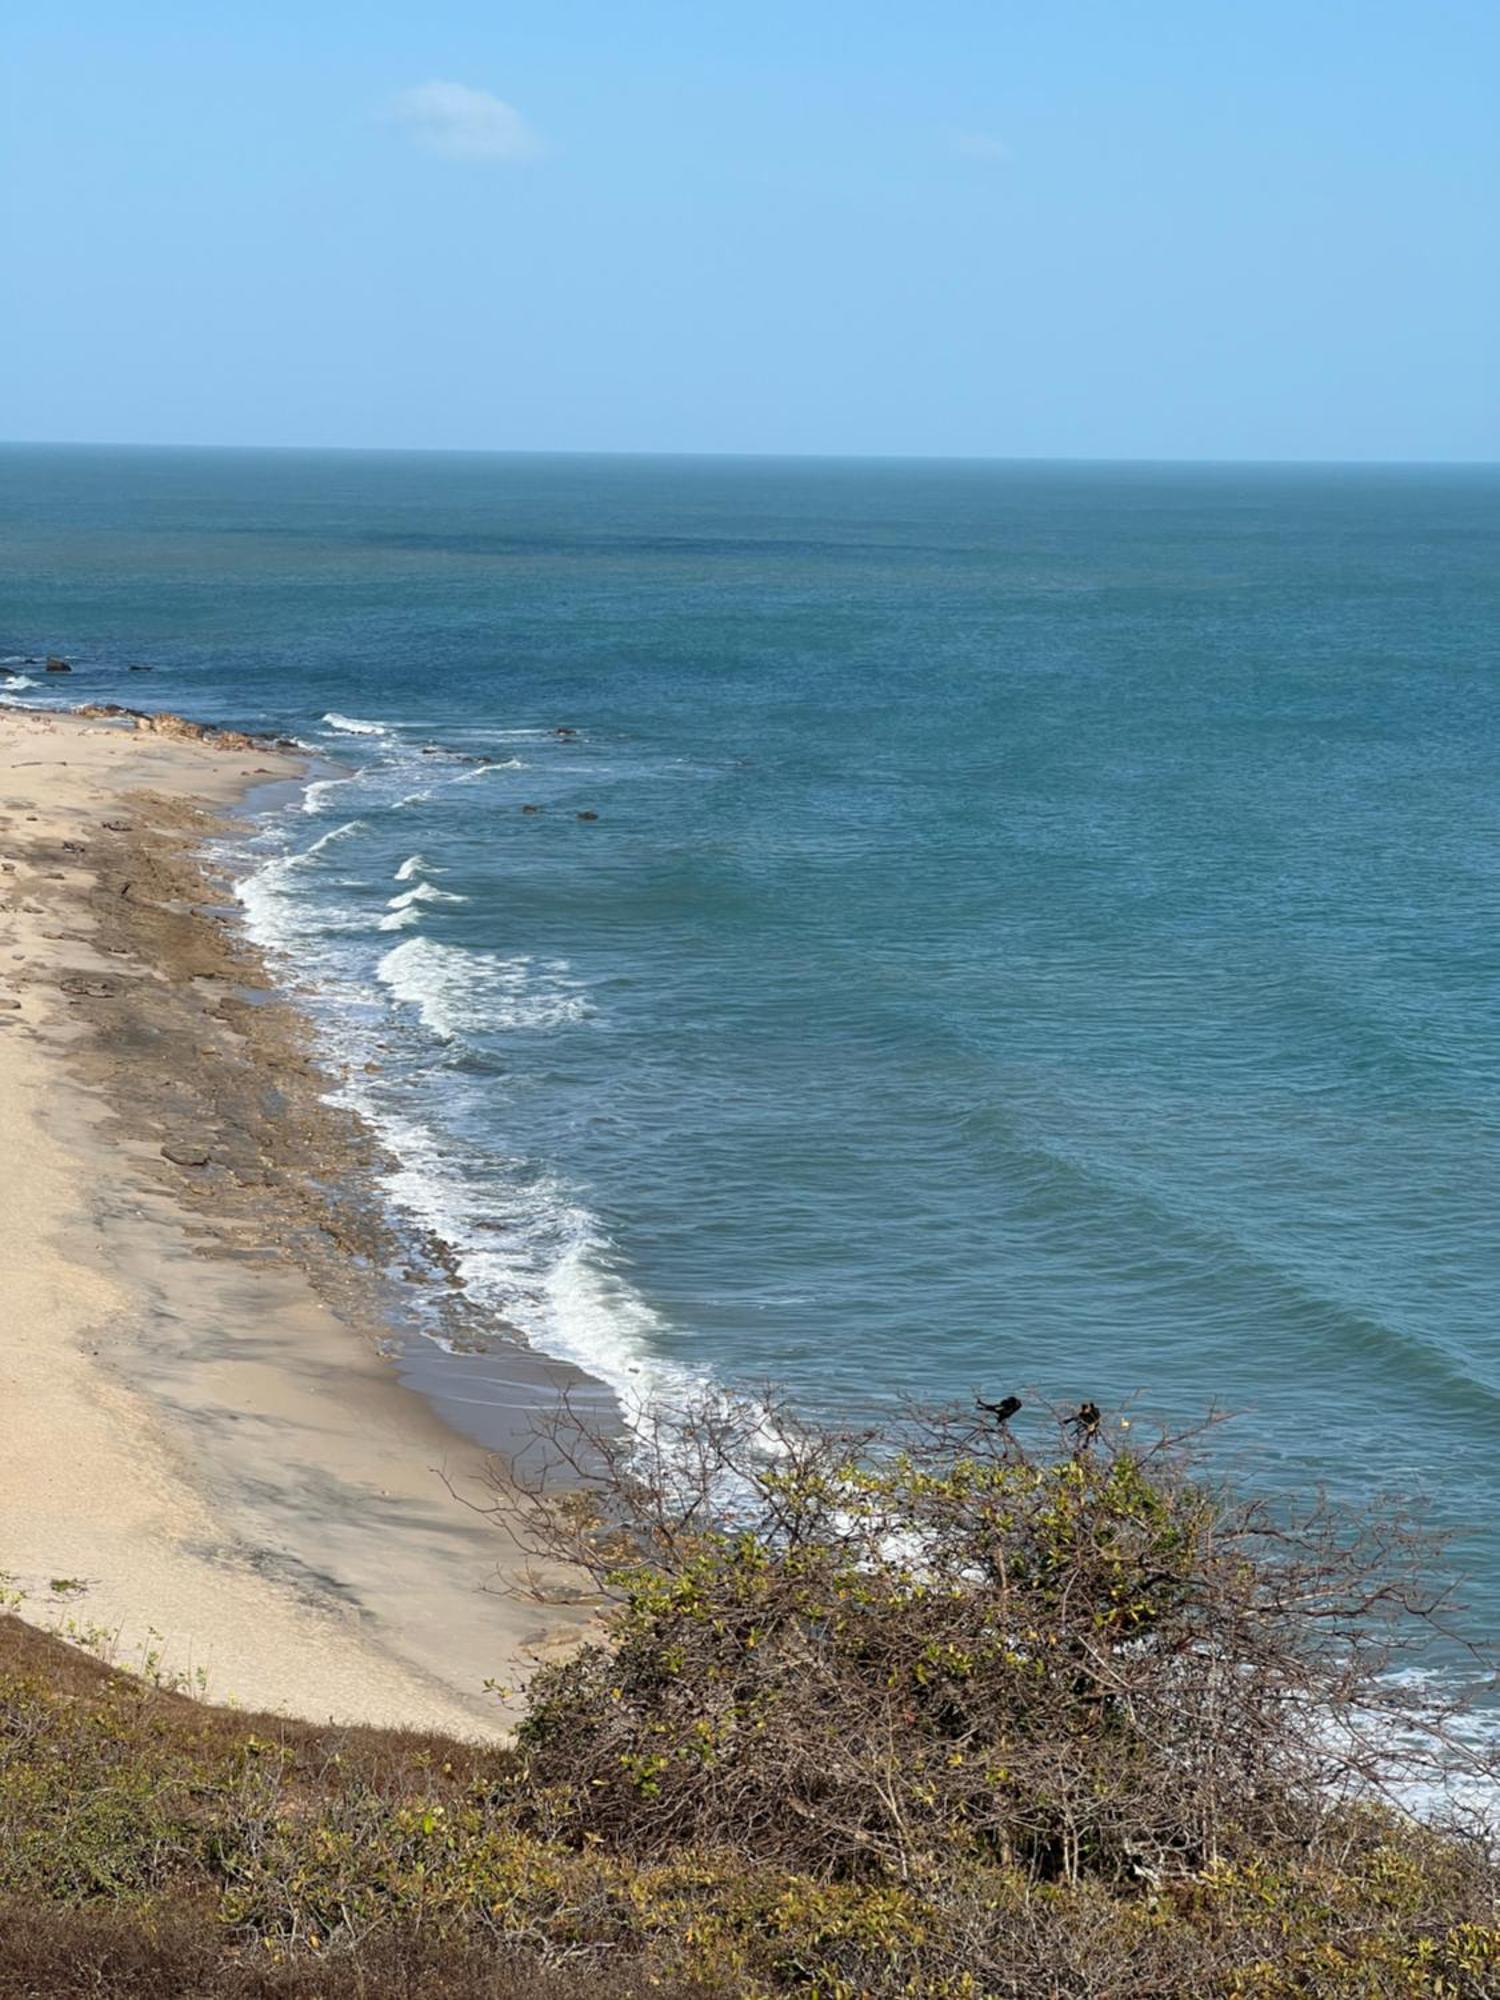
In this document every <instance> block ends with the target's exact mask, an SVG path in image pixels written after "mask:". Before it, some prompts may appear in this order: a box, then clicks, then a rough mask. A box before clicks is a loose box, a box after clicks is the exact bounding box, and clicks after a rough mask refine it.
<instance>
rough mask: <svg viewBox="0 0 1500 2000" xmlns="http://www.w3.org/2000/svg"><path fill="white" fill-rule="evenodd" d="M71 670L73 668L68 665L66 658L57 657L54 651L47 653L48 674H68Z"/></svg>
mask: <svg viewBox="0 0 1500 2000" xmlns="http://www.w3.org/2000/svg"><path fill="white" fill-rule="evenodd" d="M72 671H73V669H72V668H71V667H70V666H69V665H68V663H67V661H66V660H60V659H58V657H57V655H56V654H55V653H49V654H48V655H47V672H48V673H49V674H70V673H72Z"/></svg>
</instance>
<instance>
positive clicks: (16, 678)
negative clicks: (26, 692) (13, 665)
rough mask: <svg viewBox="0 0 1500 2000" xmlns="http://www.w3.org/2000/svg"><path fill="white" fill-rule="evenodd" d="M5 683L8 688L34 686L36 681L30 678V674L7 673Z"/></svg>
mask: <svg viewBox="0 0 1500 2000" xmlns="http://www.w3.org/2000/svg"><path fill="white" fill-rule="evenodd" d="M5 685H6V686H7V687H8V688H34V687H35V686H36V682H35V681H34V680H33V679H32V678H31V676H30V674H7V675H6V677H5Z"/></svg>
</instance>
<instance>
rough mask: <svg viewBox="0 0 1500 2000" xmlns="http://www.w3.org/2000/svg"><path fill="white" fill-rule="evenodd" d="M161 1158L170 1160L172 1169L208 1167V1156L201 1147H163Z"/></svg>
mask: <svg viewBox="0 0 1500 2000" xmlns="http://www.w3.org/2000/svg"><path fill="white" fill-rule="evenodd" d="M161 1156H162V1158H163V1159H164V1160H170V1161H171V1162H172V1164H173V1166H174V1167H206V1166H207V1165H208V1155H207V1153H205V1152H204V1150H203V1148H202V1147H201V1146H189V1145H170V1146H163V1147H162V1149H161Z"/></svg>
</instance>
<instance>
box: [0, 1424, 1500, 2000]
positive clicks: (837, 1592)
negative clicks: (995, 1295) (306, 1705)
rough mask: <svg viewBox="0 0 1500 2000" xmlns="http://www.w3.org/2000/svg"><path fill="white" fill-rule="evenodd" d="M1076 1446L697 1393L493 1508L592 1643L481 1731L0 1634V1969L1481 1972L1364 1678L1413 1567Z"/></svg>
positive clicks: (411, 1974)
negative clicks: (573, 1595) (589, 1592)
mask: <svg viewBox="0 0 1500 2000" xmlns="http://www.w3.org/2000/svg"><path fill="white" fill-rule="evenodd" d="M1123 1435H1124V1433H1121V1432H1118V1431H1117V1432H1115V1436H1116V1437H1117V1438H1118V1437H1121V1436H1123ZM1107 1436H1108V1432H1107V1431H1106V1434H1105V1436H1102V1437H1101V1438H1100V1440H1099V1441H1098V1442H1097V1443H1095V1444H1093V1445H1087V1446H1086V1445H1084V1444H1082V1443H1079V1444H1074V1443H1071V1442H1070V1441H1069V1440H1068V1439H1066V1438H1065V1437H1064V1438H1060V1440H1059V1445H1058V1448H1057V1449H1056V1450H1055V1451H1053V1452H1049V1453H1048V1454H1046V1455H1044V1456H1042V1457H1039V1458H1036V1457H1031V1456H1029V1455H1027V1454H1026V1453H1024V1452H1022V1451H1021V1450H1019V1449H1018V1448H1017V1446H1016V1445H1015V1444H1014V1443H1013V1442H1012V1441H1011V1439H1010V1438H1009V1436H1008V1434H1007V1433H1006V1431H1005V1430H1004V1429H1003V1428H1002V1427H1000V1426H998V1425H996V1424H995V1423H993V1422H992V1421H989V1420H988V1419H984V1420H981V1421H978V1422H975V1421H974V1420H972V1419H970V1418H967V1417H963V1416H959V1415H952V1414H949V1415H938V1416H929V1417H913V1418H912V1419H910V1420H909V1421H908V1422H907V1423H906V1424H905V1425H904V1426H903V1427H902V1429H901V1434H900V1435H899V1436H897V1437H895V1438H892V1437H891V1436H890V1435H887V1436H886V1437H884V1438H881V1439H876V1438H874V1437H873V1436H865V1437H857V1438H851V1437H847V1436H833V1435H829V1434H816V1433H813V1434H810V1433H808V1432H806V1431H805V1430H800V1429H798V1428H796V1427H794V1426H792V1425H791V1424H789V1423H786V1422H784V1421H782V1420H781V1419H780V1418H779V1417H778V1415H777V1414H776V1413H775V1412H772V1413H771V1414H770V1415H769V1416H768V1415H767V1414H766V1413H765V1411H764V1410H752V1409H749V1408H748V1407H744V1406H739V1407H735V1406H723V1405H719V1406H715V1407H712V1408H704V1409H701V1410H699V1411H697V1412H693V1413H690V1414H689V1416H688V1417H687V1419H686V1420H685V1421H684V1420H683V1419H681V1418H677V1419H674V1420H673V1421H672V1422H671V1423H670V1425H665V1426H664V1427H663V1428H662V1429H661V1430H660V1431H659V1432H658V1433H657V1436H656V1438H655V1440H654V1443H653V1442H650V1441H648V1443H647V1444H646V1445H645V1447H644V1448H640V1447H638V1448H637V1449H635V1450H634V1451H633V1452H632V1453H631V1454H628V1455H625V1454H620V1453H617V1452H616V1451H615V1450H614V1449H613V1448H612V1447H611V1446H609V1444H608V1443H607V1442H605V1443H602V1444H601V1443H600V1442H599V1441H597V1440H595V1441H591V1442H590V1443H589V1444H588V1446H587V1447H586V1449H585V1453H584V1455H585V1457H586V1460H587V1468H588V1471H589V1474H590V1482H589V1484H588V1485H587V1486H585V1487H583V1488H581V1489H579V1488H577V1487H575V1488H574V1489H573V1490H572V1491H571V1492H568V1491H563V1492H561V1493H559V1494H556V1495H554V1494H553V1493H550V1492H544V1493H538V1494H536V1495H534V1496H533V1498H532V1500H531V1502H530V1504H529V1505H528V1506H527V1508H526V1528H527V1531H528V1532H529V1533H530V1535H531V1536H532V1538H533V1540H534V1542H535V1546H536V1548H537V1551H538V1555H539V1557H544V1558H545V1559H546V1561H547V1563H548V1564H551V1563H552V1562H554V1561H555V1560H556V1559H557V1557H559V1556H565V1557H566V1558H567V1559H569V1560H570V1561H572V1562H573V1563H582V1564H583V1565H585V1566H586V1567H589V1568H591V1569H592V1570H593V1571H594V1573H595V1575H596V1576H597V1578H598V1579H599V1582H600V1585H601V1588H602V1589H604V1590H606V1591H607V1592H608V1593H609V1596H610V1598H611V1600H612V1602H613V1603H614V1606H615V1610H614V1613H613V1622H612V1625H611V1628H610V1630H609V1632H608V1635H607V1637H606V1638H605V1639H604V1640H602V1641H601V1642H600V1643H599V1644H597V1645H595V1646H593V1647H591V1648H589V1649H586V1650H585V1651H583V1652H581V1653H580V1654H578V1655H576V1656H575V1657H574V1658H572V1659H571V1660H568V1661H565V1662H563V1663H561V1664H559V1665H556V1666H552V1667H549V1668H547V1669H545V1670H544V1671H543V1672H542V1673H540V1674H539V1675H538V1676H537V1678H536V1680H535V1681H534V1682H533V1684H532V1688H531V1691H530V1703H529V1715H528V1720H527V1721H526V1723H525V1725H524V1727H523V1729H522V1732H521V1737H520V1740H519V1742H518V1744H517V1745H516V1747H515V1749H514V1750H513V1751H499V1752H496V1751H481V1750H476V1749H473V1748H467V1747H464V1746H461V1745H457V1744H454V1743H450V1742H446V1741H443V1740H441V1739H433V1738H421V1737H415V1736H401V1735H391V1734H384V1733H379V1732H372V1731H364V1730H350V1731H343V1732H338V1731H331V1730H317V1729H313V1728H309V1727H306V1726H301V1725H289V1724H286V1723H283V1722H279V1721H275V1720H272V1719H269V1718H266V1717H252V1716H244V1715H236V1714H232V1713H229V1712H226V1711H223V1710H216V1709H212V1708H209V1707H206V1706H204V1705H202V1704H199V1703H195V1702H192V1701H189V1700H187V1699H185V1698H183V1697H181V1696H178V1695H173V1694H169V1693H165V1692H163V1691H161V1690H153V1689H151V1688H149V1687H147V1686H143V1685H142V1684H141V1683H140V1682H138V1681H133V1680H130V1679H128V1678H126V1677H124V1676H119V1675H111V1674H108V1673H106V1672H105V1671H103V1670H102V1669H100V1668H98V1667H96V1666H94V1665H93V1664H91V1663H90V1662H87V1661H85V1660H83V1659H81V1658H80V1657H79V1656H78V1655H77V1654H76V1653H72V1652H70V1651H68V1650H67V1649H65V1648H63V1647H62V1646H60V1645H59V1644H58V1643H57V1642H55V1641H51V1640H47V1639H43V1638H42V1637H40V1636H39V1635H37V1634H35V1633H33V1632H31V1631H29V1630H28V1629H27V1628H26V1627H24V1626H21V1625H19V1624H18V1623H17V1622H16V1621H14V1620H6V1621H3V1622H0V1994H3V1995H7V1996H15V1995H21V1994H27V1995H30V1994H36V1995H42V1994H47V1995H52V1994H64V1993H79V1994H82V1993H90V1994H98V1995H117V1996H121V2000H124V1996H126V1995H129V1996H132V2000H134V1997H135V1996H143V1995H146V1994H151V1995H163V1994H171V1993H184V1994H187V1993H192V1994H202V1995H244V1996H250V1995H272V1994H278V1995H279V1994H284V1993H285V1994H290V1993H298V1992H301V1993H308V1994H312V1993H318V1994H330V1995H333V1994H337V1995H343V1994H348V1995H351V1996H352V1995H356V1994H359V1995H367V1996H370V2000H376V1996H387V1995H394V1994H403V1995H412V1996H414V1995H417V1994H443V1995H451V1996H455V2000H465V1996H474V1997H475V2000H478V1996H481V1995H483V1996H489V2000H502V1996H509V1995H521V1994H525V1995H528V1996H536V2000H551V1996H554V1995H555V1996H558V2000H564V1996H566V2000H585V1996H593V1995H598V1996H600V2000H603V1996H606V1995H609V1996H620V2000H628V1996H632V1995H636V1994H641V1995H644V1994H647V1993H650V1994H654V1995H658V1996H661V1995H668V1996H671V1995H676V1996H680V2000H685V1996H688V1995H700V1996H710V1995H762V1996H777V1995H787V1994H806V1995H820V1996H824V1997H825V2000H854V1996H857V1995H870V1996H872V1997H873V2000H898V1996H899V2000H981V1996H989V1995H995V1996H1000V1995H1005V1996H1018V2000H1019V1997H1020V1996H1027V2000H1029V1997H1030V1996H1038V1997H1040V1996H1053V1995H1056V1996H1077V2000H1085V1997H1086V1996H1101V2000H1102V1996H1110V2000H1168V1997H1169V1996H1174V1995H1183V1996H1185V1995H1193V1996H1209V1995H1224V1996H1246V2000H1249V1996H1260V2000H1273V1996H1290V1995H1294V1994H1297V1995H1302V1994H1307V1995H1324V1996H1329V1997H1330V2000H1332V1997H1333V1996H1350V2000H1352V1996H1356V1995H1358V1996H1372V2000H1373V1996H1382V1995H1391V1996H1407V1995H1419V1994H1420V1995H1432V1996H1450V1997H1451V2000H1481V1996H1490V1995H1495V1994H1497V1993H1500V1928H1497V1924H1496V1907H1495V1898H1496V1886H1497V1875H1496V1868H1495V1862H1494V1856H1493V1852H1492V1850H1491V1848H1490V1846H1489V1844H1488V1842H1487V1841H1486V1839H1485V1837H1484V1835H1483V1833H1482V1831H1481V1830H1479V1829H1475V1828H1472V1827H1463V1826H1461V1825H1459V1824H1458V1823H1457V1822H1456V1821H1454V1822H1453V1823H1450V1824H1446V1825H1444V1826H1443V1827H1442V1828H1438V1827H1435V1826H1424V1825H1419V1824H1417V1823H1415V1822H1413V1821H1412V1820H1411V1819H1409V1818H1408V1817H1406V1816H1405V1815H1404V1814H1402V1812H1401V1811H1400V1810H1399V1809H1398V1808H1397V1807H1396V1806H1395V1805H1394V1804H1393V1803H1392V1797H1393V1792H1392V1787H1393V1786H1396V1785H1399V1786H1403V1787H1407V1786H1410V1784H1411V1783H1412V1782H1413V1780H1414V1779H1416V1778H1418V1777H1425V1778H1426V1779H1427V1780H1428V1781H1431V1780H1432V1779H1434V1778H1435V1777H1437V1776H1442V1777H1443V1778H1444V1779H1445V1780H1446V1779H1449V1778H1451V1777H1452V1775H1453V1771H1454V1766H1455V1763H1456V1762H1462V1763H1463V1764H1464V1765H1465V1766H1466V1767H1467V1775H1469V1776H1471V1777H1472V1776H1482V1777H1484V1778H1486V1779H1487V1780H1492V1779H1493V1776H1494V1774H1493V1772H1492V1771H1490V1770H1488V1769H1487V1768H1486V1760H1485V1759H1483V1758H1481V1757H1479V1756H1478V1754H1477V1753H1475V1752H1473V1751H1466V1750H1463V1748H1462V1745H1463V1743H1464V1741H1465V1738H1464V1737H1463V1734H1462V1732H1456V1731H1455V1726H1454V1725H1455V1718H1454V1717H1453V1716H1452V1715H1451V1714H1448V1713H1446V1712H1444V1711H1442V1710H1440V1709H1439V1708H1437V1707H1436V1706H1435V1705H1433V1704H1432V1703H1430V1702H1426V1701H1425V1698H1424V1697H1422V1696H1420V1694H1419V1693H1418V1692H1417V1690H1420V1688H1421V1687H1422V1686H1423V1685H1424V1683H1422V1682H1421V1681H1420V1680H1413V1679H1411V1678H1407V1679H1401V1678H1399V1677H1397V1678H1394V1679H1393V1678H1392V1674H1391V1669H1392V1667H1393V1665H1396V1664H1398V1663H1399V1661H1400V1658H1401V1649H1402V1648H1403V1646H1405V1645H1408V1644H1411V1643H1417V1644H1420V1643H1422V1642H1423V1640H1424V1639H1425V1637H1426V1636H1427V1635H1428V1634H1429V1633H1430V1631H1431V1629H1432V1623H1433V1620H1434V1619H1435V1618H1437V1617H1438V1616H1439V1615H1440V1614H1441V1613H1442V1612H1443V1609H1444V1606H1443V1602H1442V1598H1441V1596H1440V1594H1439V1593H1438V1592H1437V1591H1435V1590H1434V1589H1433V1587H1432V1586H1431V1585H1430V1584H1429V1582H1428V1580H1427V1571H1428V1569H1429V1567H1430V1552H1429V1551H1428V1550H1427V1549H1426V1548H1425V1547H1424V1546H1423V1545H1422V1544H1421V1543H1420V1542H1419V1541H1417V1540H1414V1539H1413V1538H1412V1537H1411V1536H1410V1535H1408V1534H1407V1533H1406V1532H1405V1531H1404V1530H1402V1529H1400V1528H1398V1527H1384V1528H1376V1529H1374V1530H1371V1531H1367V1532H1362V1533H1349V1532H1346V1531H1345V1530H1343V1529H1341V1528H1340V1527H1339V1525H1338V1524H1337V1523H1336V1522H1335V1521H1333V1520H1331V1519H1329V1518H1328V1517H1327V1516H1326V1515H1324V1514H1322V1513H1320V1512H1314V1513H1312V1514H1311V1515H1310V1516H1309V1517H1308V1518H1307V1519H1304V1520H1302V1521H1289V1520H1288V1519H1286V1518H1285V1517H1284V1516H1280V1515H1277V1514H1275V1513H1273V1512H1272V1511H1270V1510H1268V1509H1266V1508H1264V1507H1261V1506H1255V1505H1246V1504H1240V1503H1236V1502H1234V1501H1233V1500H1231V1499H1229V1498H1226V1497H1225V1496H1223V1495H1221V1494H1219V1493H1217V1492H1215V1491H1213V1490H1211V1489H1210V1488H1209V1487H1207V1486H1205V1485H1204V1484H1203V1483H1201V1482H1200V1481H1199V1480H1198V1479H1196V1478H1195V1477H1194V1476H1193V1475H1192V1473H1191V1470H1190V1468H1189V1467H1188V1466H1187V1465H1186V1463H1185V1462H1184V1459H1183V1456H1182V1454H1181V1453H1180V1451H1178V1450H1177V1449H1176V1448H1175V1447H1173V1446H1171V1445H1158V1446H1156V1447H1154V1448H1151V1449H1146V1450H1140V1449H1129V1450H1126V1449H1120V1448H1111V1447H1110V1446H1109V1444H1108V1443H1107ZM553 1443H554V1451H553V1453H552V1454H551V1457H550V1462H551V1463H552V1464H553V1465H554V1466H556V1465H557V1464H558V1462H559V1459H561V1460H563V1461H566V1459H567V1458H568V1457H569V1456H570V1455H572V1447H571V1445H570V1443H569V1440H568V1438H567V1435H566V1433H565V1432H560V1433H559V1435H558V1437H557V1438H556V1439H554V1441H553Z"/></svg>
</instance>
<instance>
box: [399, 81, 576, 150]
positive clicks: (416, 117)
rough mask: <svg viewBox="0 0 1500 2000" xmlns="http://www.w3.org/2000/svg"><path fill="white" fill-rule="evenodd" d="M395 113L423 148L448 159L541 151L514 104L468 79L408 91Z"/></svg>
mask: <svg viewBox="0 0 1500 2000" xmlns="http://www.w3.org/2000/svg"><path fill="white" fill-rule="evenodd" d="M391 115H392V117H393V118H395V120H396V121H397V123H398V124H401V125H404V126H405V127H406V129H407V131H408V132H410V133H411V136H412V137H413V139H415V140H416V142H417V144H418V145H419V146H425V147H426V149H427V151H428V152H430V153H441V154H442V155H443V156H444V158H445V159H449V160H534V159H535V158H536V157H537V155H538V154H539V153H540V152H541V150H542V145H541V141H540V140H539V139H538V138H537V136H536V134H535V133H534V132H533V131H532V129H531V127H530V126H529V125H528V124H527V123H526V120H525V119H524V118H523V117H522V116H521V114H520V112H519V111H517V110H516V108H515V106H514V105H512V104H507V103H506V102H505V100H504V99H503V98H499V97H492V96H491V95H490V93H489V92H488V91H487V90H471V89H470V88H469V86H468V85H467V84H466V83H422V84H418V85H417V87H416V88H415V89H414V90H403V91H402V93H401V95H400V96H399V97H398V98H397V99H396V101H395V103H394V104H393V105H392V106H391Z"/></svg>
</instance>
